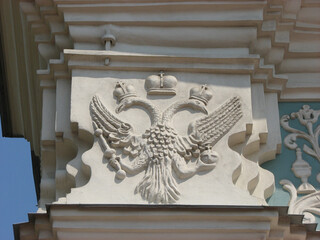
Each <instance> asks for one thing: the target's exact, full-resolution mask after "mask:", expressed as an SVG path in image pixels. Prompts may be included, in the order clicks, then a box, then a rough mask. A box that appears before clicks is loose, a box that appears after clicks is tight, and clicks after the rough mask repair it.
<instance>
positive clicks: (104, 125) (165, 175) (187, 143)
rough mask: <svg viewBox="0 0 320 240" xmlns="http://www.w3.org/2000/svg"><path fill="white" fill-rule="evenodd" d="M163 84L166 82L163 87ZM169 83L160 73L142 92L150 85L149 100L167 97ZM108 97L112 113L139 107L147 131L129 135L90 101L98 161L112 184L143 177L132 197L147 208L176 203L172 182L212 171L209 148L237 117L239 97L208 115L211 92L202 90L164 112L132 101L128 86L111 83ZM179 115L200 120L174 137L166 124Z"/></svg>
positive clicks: (215, 158) (96, 101)
mask: <svg viewBox="0 0 320 240" xmlns="http://www.w3.org/2000/svg"><path fill="white" fill-rule="evenodd" d="M166 79H168V81H169V80H170V82H169V83H166ZM173 79H175V77H173V76H165V77H164V76H163V73H161V74H160V76H155V75H154V76H150V77H149V78H148V79H147V80H148V81H149V83H147V82H146V86H149V85H150V84H151V85H152V94H157V93H159V94H162V95H166V93H168V94H167V95H169V94H171V95H172V93H173V92H174V93H175V91H173V89H172V88H173V87H174V86H175V84H176V82H175V81H173ZM157 80H158V81H157ZM150 82H151V83H150ZM157 84H158V85H157ZM155 85H157V86H156V87H155ZM164 86H165V87H164ZM147 88H148V87H147ZM156 88H158V90H157V89H156ZM166 88H167V89H166ZM148 89H151V87H150V88H148ZM114 95H115V96H116V97H117V99H118V106H117V108H116V109H115V112H116V113H120V112H121V111H124V110H127V109H129V108H130V107H133V106H140V107H142V108H144V109H145V110H146V111H147V112H148V113H149V116H150V118H151V127H150V128H149V129H147V130H146V131H145V133H144V134H142V135H140V136H138V135H135V134H134V129H133V128H132V126H131V125H130V124H129V123H126V122H123V121H121V120H120V119H118V118H117V117H116V116H114V114H112V113H111V112H110V111H109V110H108V109H107V108H106V107H105V106H104V105H103V103H102V102H101V101H100V99H99V97H98V96H94V97H93V98H92V101H91V104H90V110H91V116H92V120H93V126H94V129H95V135H96V137H98V138H99V142H100V145H101V148H102V150H103V151H104V157H105V158H106V159H108V162H109V164H110V165H111V166H112V167H113V168H114V169H115V170H116V171H117V173H116V178H118V179H124V178H125V177H126V175H127V174H131V175H135V174H138V173H140V172H142V171H145V174H144V177H143V178H142V180H141V181H140V183H139V184H138V185H137V186H136V189H135V193H140V194H141V196H142V198H143V199H145V200H147V201H148V202H150V203H173V202H176V201H177V200H178V199H179V195H180V193H179V190H178V186H177V182H176V180H175V178H180V179H185V178H190V177H192V176H193V175H194V174H196V173H198V172H202V171H209V170H212V169H213V168H215V166H216V164H217V161H218V160H219V156H218V154H217V153H216V152H215V151H213V150H212V147H213V146H214V145H215V144H216V143H217V142H218V141H219V139H221V138H222V137H223V136H224V135H225V134H226V133H227V132H228V131H229V130H230V129H231V128H232V127H233V126H234V125H235V123H236V122H237V121H238V120H239V119H240V118H241V117H242V110H241V102H240V99H239V97H233V98H230V99H229V100H227V101H226V102H225V103H224V104H222V105H221V106H220V107H219V108H218V109H216V110H215V111H214V112H212V113H210V114H208V111H207V108H206V106H207V104H208V102H209V101H210V99H211V98H212V92H211V91H210V89H209V88H208V87H207V86H206V85H202V86H199V87H194V88H192V89H191V90H190V95H189V98H187V99H185V100H179V101H176V102H174V103H172V104H171V105H170V106H168V107H167V108H166V109H165V110H164V111H160V110H159V108H157V106H155V105H154V104H153V103H152V102H151V101H149V100H147V99H144V98H141V97H139V96H137V94H136V91H135V88H134V87H133V86H132V85H130V84H125V83H123V82H119V83H117V85H116V87H115V90H114ZM183 109H193V110H195V111H199V112H202V113H203V114H205V116H203V117H202V118H200V119H197V120H195V121H194V122H191V123H190V125H189V130H188V132H189V135H188V136H180V135H179V134H178V132H177V131H176V130H175V128H174V127H173V123H172V118H173V116H174V115H175V114H176V113H177V112H179V111H181V110H183ZM116 149H118V150H120V151H116ZM119 152H120V153H119ZM118 153H119V154H118ZM121 153H123V154H125V155H128V156H129V161H128V160H127V161H124V160H122V159H121V157H119V156H120V155H121Z"/></svg>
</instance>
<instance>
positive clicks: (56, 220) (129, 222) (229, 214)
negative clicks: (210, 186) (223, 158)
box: [15, 205, 319, 240]
mask: <svg viewBox="0 0 320 240" xmlns="http://www.w3.org/2000/svg"><path fill="white" fill-rule="evenodd" d="M48 208H49V211H48V212H49V213H47V214H32V215H30V218H29V222H28V223H23V224H17V225H15V233H16V234H17V235H18V236H19V237H20V239H21V240H28V239H36V240H37V239H50V240H56V239H59V240H68V239H77V240H81V239H90V240H102V239H104V240H109V239H112V240H114V239H132V240H136V239H144V238H148V239H151V240H157V239H170V240H186V239H211V240H227V239H241V240H248V239H250V240H251V239H266V240H274V239H277V240H285V239H296V240H314V239H318V238H319V232H316V231H315V225H314V224H301V220H302V218H301V216H292V215H287V214H286V213H285V209H283V208H281V207H261V206H258V207H250V208H243V207H241V208H239V207H231V208H230V207H207V206H206V207H183V206H181V207H179V208H172V207H160V206H157V207H153V206H147V207H146V206H131V207H130V206H129V207H128V206H127V207H123V206H108V205H99V206H97V205H91V206H85V205H51V206H49V207H48Z"/></svg>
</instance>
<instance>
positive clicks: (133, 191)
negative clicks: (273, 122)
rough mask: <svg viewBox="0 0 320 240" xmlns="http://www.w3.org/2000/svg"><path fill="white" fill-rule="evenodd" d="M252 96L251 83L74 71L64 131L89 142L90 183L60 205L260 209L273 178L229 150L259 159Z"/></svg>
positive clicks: (84, 160) (86, 165)
mask: <svg viewBox="0 0 320 240" xmlns="http://www.w3.org/2000/svg"><path fill="white" fill-rule="evenodd" d="M130 75H131V76H134V77H135V78H132V77H130ZM195 79H197V80H195ZM151 90H152V91H153V92H152V93H151V94H150V91H151ZM251 91H252V90H251V83H250V79H249V76H240V75H239V76H227V75H215V74H212V75H209V74H190V73H174V74H172V73H170V74H167V73H164V72H160V73H159V74H158V75H156V74H154V73H149V74H145V73H131V72H127V73H119V72H114V73H113V72H112V71H109V72H108V73H106V72H104V71H101V72H95V73H88V72H85V71H81V70H77V72H75V73H74V77H73V78H72V91H71V92H72V94H71V125H72V126H73V128H74V129H77V131H78V135H79V137H80V138H81V139H85V137H82V136H87V135H91V136H94V137H93V139H92V138H88V139H92V140H93V142H91V143H90V144H92V147H91V148H90V149H87V150H85V151H84V153H83V154H82V157H81V164H80V165H81V166H82V167H81V169H90V170H89V171H88V170H85V172H89V175H90V179H89V181H88V182H87V184H85V185H83V186H79V187H76V188H72V189H71V193H69V194H67V203H123V204H145V203H156V204H167V203H170V204H171V203H176V204H221V205H224V204H234V205H239V204H251V205H261V204H265V200H264V199H265V195H266V193H265V192H266V191H269V190H266V189H269V188H270V184H272V178H270V176H272V174H271V173H270V175H269V174H268V173H267V171H265V170H262V168H260V167H259V165H258V164H252V165H249V164H250V163H249V162H250V161H252V160H251V159H250V158H249V157H248V158H246V157H247V155H245V156H244V155H243V151H245V150H243V149H242V150H241V147H240V148H237V147H236V146H238V145H239V144H240V145H243V144H244V146H245V147H244V149H248V148H250V149H251V152H257V151H258V149H252V148H254V147H255V146H256V145H254V146H253V147H250V146H247V143H248V140H247V137H246V136H248V135H250V134H252V130H253V129H252V120H253V118H252V111H253V110H252V102H251V101H252V99H251ZM173 93H174V94H173ZM260 125H261V126H262V125H263V123H260ZM261 129H264V128H262V127H261ZM254 131H255V132H256V134H257V135H259V132H261V130H260V129H256V130H255V129H254ZM255 141H258V142H259V141H260V140H259V139H257V140H255ZM88 144H89V142H88ZM268 151H270V150H268V149H265V150H264V152H268ZM272 151H275V150H274V149H273V150H272ZM269 157H270V156H269ZM269 157H268V158H269ZM256 158H257V162H259V161H261V160H259V155H258V154H257V156H256ZM75 161H79V159H78V160H75ZM73 164H74V165H76V164H75V162H74V163H73ZM248 165H249V167H248ZM78 166H79V164H78ZM70 169H71V168H70ZM81 169H79V170H80V171H82V170H81ZM249 172H250V173H253V172H254V173H256V174H257V175H256V176H257V178H256V177H255V178H254V182H253V181H252V178H251V177H248V176H249V174H248V173H249ZM246 176H247V177H246ZM250 176H251V175H250ZM252 176H253V175H252ZM240 177H241V181H239V179H240ZM269 178H270V179H271V181H265V180H266V179H269ZM75 181H76V182H77V180H75ZM237 181H239V182H238V183H237ZM236 183H237V184H236ZM265 183H267V184H265ZM249 184H250V188H251V189H253V190H257V189H261V190H259V191H258V190H257V191H256V192H255V191H249V190H248V185H249ZM271 186H272V185H271Z"/></svg>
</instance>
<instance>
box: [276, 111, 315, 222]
mask: <svg viewBox="0 0 320 240" xmlns="http://www.w3.org/2000/svg"><path fill="white" fill-rule="evenodd" d="M319 115H320V110H313V109H311V108H310V106H309V105H304V106H303V107H302V108H301V109H300V110H299V111H298V112H293V113H291V115H290V116H289V115H284V116H282V118H281V121H280V123H281V126H282V127H283V128H284V129H285V130H286V131H288V132H290V134H288V135H287V136H286V137H285V139H284V144H285V146H286V147H288V148H289V149H291V150H295V151H296V156H297V157H296V160H295V162H294V163H293V164H292V171H293V173H294V174H295V176H296V177H298V178H300V179H301V182H302V183H301V185H300V186H299V187H298V188H296V187H295V186H294V185H293V183H292V182H291V181H289V180H287V179H283V180H281V181H280V184H282V185H283V188H284V189H285V190H287V191H288V192H289V193H290V201H289V209H288V213H289V214H304V219H303V222H304V223H314V222H315V221H316V220H315V217H314V214H316V215H320V191H317V190H316V189H315V188H314V186H312V185H311V184H310V183H309V182H308V178H309V177H310V176H311V166H310V164H309V163H308V162H307V161H305V160H304V159H303V158H302V154H303V152H304V153H306V154H308V155H309V156H311V157H313V158H315V159H317V160H318V161H319V162H320V147H319V134H320V125H319V123H318V119H319ZM295 119H297V120H298V122H299V124H301V125H302V126H303V127H305V129H306V131H305V132H304V131H301V130H299V129H296V128H293V127H291V126H290V125H289V122H290V120H295ZM298 138H300V139H304V140H305V141H307V142H309V143H310V146H311V147H309V146H308V145H306V144H303V147H302V150H303V152H302V150H301V147H300V146H299V143H297V139H298ZM317 180H318V182H320V173H318V174H317ZM298 194H304V196H302V197H300V198H298Z"/></svg>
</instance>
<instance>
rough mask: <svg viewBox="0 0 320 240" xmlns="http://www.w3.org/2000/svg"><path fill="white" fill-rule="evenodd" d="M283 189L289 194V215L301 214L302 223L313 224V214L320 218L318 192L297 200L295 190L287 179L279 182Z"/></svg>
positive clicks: (319, 193)
mask: <svg viewBox="0 0 320 240" xmlns="http://www.w3.org/2000/svg"><path fill="white" fill-rule="evenodd" d="M280 184H282V185H283V188H284V189H285V190H287V191H288V192H289V193H290V201H289V209H288V213H289V214H303V215H304V218H303V223H314V222H316V219H315V217H314V215H313V214H316V215H318V216H320V191H316V192H314V193H310V194H307V195H305V196H303V197H301V198H298V193H297V189H296V188H295V186H294V185H293V184H292V182H290V181H289V180H287V179H283V180H281V181H280Z"/></svg>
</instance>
